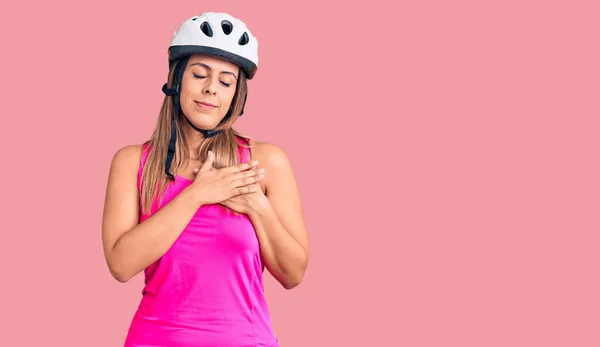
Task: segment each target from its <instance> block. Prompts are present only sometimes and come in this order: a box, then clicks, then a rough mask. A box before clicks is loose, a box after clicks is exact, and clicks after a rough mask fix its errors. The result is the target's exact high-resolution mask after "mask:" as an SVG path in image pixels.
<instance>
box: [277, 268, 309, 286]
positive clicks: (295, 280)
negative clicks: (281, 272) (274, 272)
mask: <svg viewBox="0 0 600 347" xmlns="http://www.w3.org/2000/svg"><path fill="white" fill-rule="evenodd" d="M305 273H306V263H305V264H304V266H302V268H301V269H300V270H298V271H297V272H296V273H295V274H293V275H292V274H290V275H289V276H286V278H285V280H283V281H281V285H282V286H283V288H285V289H287V290H291V289H294V288H296V287H297V286H299V285H300V283H302V281H303V280H304V274H305Z"/></svg>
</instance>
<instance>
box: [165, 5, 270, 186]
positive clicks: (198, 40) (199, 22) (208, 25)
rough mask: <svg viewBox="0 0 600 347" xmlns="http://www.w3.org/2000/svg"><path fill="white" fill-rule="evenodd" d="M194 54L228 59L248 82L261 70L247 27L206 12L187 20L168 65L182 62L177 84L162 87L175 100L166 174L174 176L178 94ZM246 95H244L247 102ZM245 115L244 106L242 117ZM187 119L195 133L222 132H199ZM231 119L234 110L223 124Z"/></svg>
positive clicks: (224, 15)
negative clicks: (172, 166) (186, 68)
mask: <svg viewBox="0 0 600 347" xmlns="http://www.w3.org/2000/svg"><path fill="white" fill-rule="evenodd" d="M192 54H206V55H210V56H214V57H217V58H221V59H223V60H227V61H230V62H232V63H233V64H236V65H237V66H239V67H240V70H241V71H242V72H244V73H245V75H246V78H247V79H249V80H250V79H252V78H253V77H254V75H255V74H256V70H257V69H258V42H257V41H256V38H255V37H254V36H253V35H252V33H251V32H250V30H248V28H247V27H246V24H244V22H242V21H241V20H239V19H237V18H234V17H233V16H231V15H229V14H227V13H215V12H207V13H203V14H201V15H199V16H195V17H192V18H190V19H188V20H186V21H184V22H183V23H182V24H181V25H180V26H179V29H178V30H176V31H175V33H174V34H173V39H172V41H171V45H170V46H169V65H171V64H174V63H175V62H176V61H178V60H179V61H180V62H181V63H180V64H179V65H178V66H177V68H176V69H175V71H174V73H175V81H174V84H173V86H172V87H170V88H169V87H168V86H167V84H166V83H165V84H164V85H163V88H162V90H163V92H164V93H165V94H166V95H168V96H171V97H172V98H173V105H174V115H173V119H172V126H171V139H170V141H169V148H168V151H167V158H166V161H165V173H166V174H167V176H169V177H172V178H173V177H174V176H173V175H172V174H171V172H170V169H171V163H172V162H173V157H174V155H175V142H176V141H177V132H176V125H175V123H176V121H177V116H178V115H179V112H180V110H181V106H180V101H179V92H180V88H181V80H182V78H183V71H184V69H185V66H186V65H187V60H188V59H189V57H190V55H192ZM247 96H248V95H247V93H246V95H245V96H244V102H243V104H245V103H246V98H247ZM243 113H244V107H243V105H242V110H241V113H240V116H241V115H242V114H243ZM183 116H184V118H185V119H186V120H187V122H188V123H189V124H190V125H191V127H192V128H194V129H195V130H196V131H198V132H200V133H202V134H204V136H205V137H207V138H208V137H211V136H214V135H216V134H219V133H221V132H222V130H209V129H200V128H198V127H196V126H195V125H194V124H192V122H191V121H190V120H189V119H188V117H187V116H186V115H185V114H184V115H183ZM230 116H231V110H229V112H228V113H227V115H226V116H225V117H224V118H223V120H222V121H221V122H224V121H225V120H226V119H227V118H229V117H230Z"/></svg>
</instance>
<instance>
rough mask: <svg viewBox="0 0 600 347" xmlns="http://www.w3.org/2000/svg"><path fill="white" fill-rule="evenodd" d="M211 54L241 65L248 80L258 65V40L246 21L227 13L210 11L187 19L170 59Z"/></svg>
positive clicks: (173, 43) (170, 49)
mask: <svg viewBox="0 0 600 347" xmlns="http://www.w3.org/2000/svg"><path fill="white" fill-rule="evenodd" d="M197 53H202V54H208V55H212V56H216V57H219V58H222V59H225V60H228V61H230V62H232V63H234V64H236V65H238V66H239V67H240V68H241V69H242V70H243V71H244V72H245V73H246V76H247V78H248V79H252V78H253V77H254V75H255V74H256V70H257V68H258V41H257V40H256V38H255V37H254V36H253V35H252V33H251V32H250V30H248V28H247V27H246V24H244V22H242V21H241V20H239V19H237V18H235V17H233V16H231V15H229V14H227V13H215V12H207V13H203V14H201V15H200V16H195V17H192V18H190V19H188V20H186V21H185V22H183V23H182V24H181V25H180V26H179V29H178V30H177V31H175V33H174V34H173V39H172V41H171V45H170V46H169V59H170V60H171V61H174V60H177V59H179V58H181V57H183V56H187V55H191V54H197Z"/></svg>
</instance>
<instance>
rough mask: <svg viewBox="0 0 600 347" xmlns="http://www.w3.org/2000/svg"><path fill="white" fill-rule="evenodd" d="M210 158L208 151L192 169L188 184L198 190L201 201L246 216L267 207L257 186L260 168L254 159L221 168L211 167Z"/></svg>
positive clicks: (212, 157) (211, 154) (212, 158)
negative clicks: (198, 165)
mask: <svg viewBox="0 0 600 347" xmlns="http://www.w3.org/2000/svg"><path fill="white" fill-rule="evenodd" d="M213 161H214V154H213V153H212V152H209V155H208V159H207V160H206V161H205V162H204V164H203V165H202V167H201V168H199V169H194V175H195V178H194V182H193V183H192V185H191V186H190V188H192V189H195V190H196V191H197V192H198V196H199V200H200V202H201V204H203V205H205V204H221V205H223V206H225V207H227V208H229V209H231V210H233V211H234V212H237V213H242V214H246V215H248V216H253V215H254V214H255V213H257V212H258V211H260V210H261V209H264V208H267V207H268V204H269V201H268V199H267V197H266V195H265V194H264V192H263V190H262V188H261V186H260V181H261V180H263V179H264V169H259V168H258V167H257V166H258V162H257V161H253V162H250V163H242V164H238V165H234V166H230V167H226V168H222V169H215V168H214V167H213V166H212V164H213Z"/></svg>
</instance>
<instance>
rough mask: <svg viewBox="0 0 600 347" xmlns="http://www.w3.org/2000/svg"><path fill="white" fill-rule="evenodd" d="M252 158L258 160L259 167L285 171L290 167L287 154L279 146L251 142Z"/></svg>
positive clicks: (255, 141)
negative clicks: (284, 169)
mask: <svg viewBox="0 0 600 347" xmlns="http://www.w3.org/2000/svg"><path fill="white" fill-rule="evenodd" d="M250 146H251V151H252V158H253V159H255V160H258V165H259V166H263V167H266V168H270V169H275V168H277V169H283V168H289V167H290V160H289V158H288V155H287V153H286V152H285V151H284V150H283V148H281V147H280V146H278V145H275V144H272V143H268V142H262V141H258V140H254V139H252V140H250Z"/></svg>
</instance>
